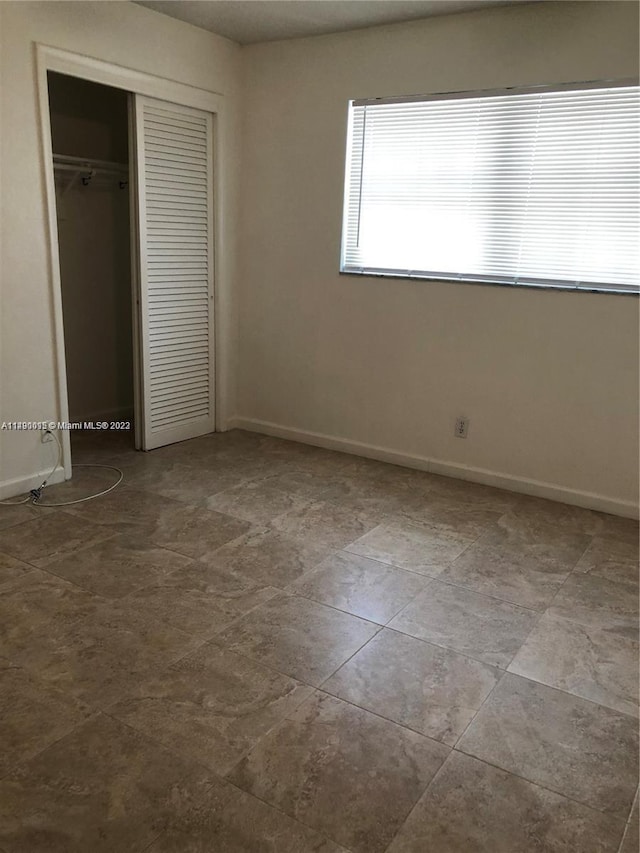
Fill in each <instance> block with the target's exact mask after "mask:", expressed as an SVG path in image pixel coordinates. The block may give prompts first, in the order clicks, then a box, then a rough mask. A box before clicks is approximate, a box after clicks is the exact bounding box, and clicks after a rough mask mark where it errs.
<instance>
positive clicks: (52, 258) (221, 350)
mask: <svg viewBox="0 0 640 853" xmlns="http://www.w3.org/2000/svg"><path fill="white" fill-rule="evenodd" d="M35 53H36V56H35V59H36V82H37V91H38V108H39V109H38V112H39V119H40V141H41V159H42V167H43V173H44V186H45V200H46V213H47V237H48V251H49V280H50V284H51V296H52V307H53V331H54V342H55V343H54V346H55V373H56V384H57V387H56V396H57V401H58V418H59V420H60V421H62V422H68V421H69V398H68V393H67V367H66V360H65V342H64V316H63V311H62V282H61V275H60V256H59V247H58V220H57V214H56V195H55V181H54V171H53V157H52V156H51V155H52V153H53V149H52V141H51V124H50V107H49V89H48V81H47V72H49V71H55V72H58V73H60V74H67V75H68V76H70V77H80V78H81V79H83V80H89V81H91V82H92V83H101V84H102V85H104V86H111V87H113V88H115V89H124V91H126V92H129V93H134V94H139V95H148V96H149V97H151V98H157V99H159V100H163V101H170V102H172V103H175V104H180V105H182V106H185V107H194V108H196V109H200V110H204V111H206V112H209V113H212V114H213V142H214V144H213V193H214V206H213V210H214V228H213V235H214V236H213V294H214V298H213V348H214V383H215V403H214V405H215V425H216V430H218V431H223V430H224V429H226V426H227V422H228V412H227V397H228V395H227V388H228V385H229V377H228V373H229V364H230V355H229V354H230V349H231V328H230V326H231V323H230V318H229V316H228V311H227V310H225V309H226V306H227V305H228V304H229V303H230V294H231V281H230V269H231V259H230V258H229V251H228V249H227V247H228V246H230V245H232V241H230V240H229V239H228V238H227V237H226V230H227V217H226V216H225V211H226V209H227V206H228V195H229V182H228V180H227V177H226V176H227V174H228V170H227V169H226V168H225V167H226V165H227V150H229V151H231V150H232V145H231V140H230V132H231V126H230V120H229V116H228V112H227V109H226V105H225V99H224V96H223V95H221V94H219V93H217V92H211V91H209V90H207V89H200V88H197V87H196V86H189V85H187V84H185V83H178V82H177V81H175V80H169V79H166V78H163V77H157V76H155V75H152V74H146V73H144V72H142V71H136V70H135V69H132V68H127V67H125V66H122V65H116V64H114V63H111V62H105V61H104V60H101V59H96V58H94V57H91V56H84V55H83V54H79V53H72V52H71V51H68V50H62V49H60V48H57V47H51V46H49V45H45V44H41V43H36V45H35ZM130 153H132V152H131V151H130ZM130 186H131V182H130ZM130 213H131V216H132V222H133V221H134V220H135V209H133V208H132V209H131V211H130ZM132 233H135V228H134V231H133V232H132ZM136 251H137V247H135V246H132V257H133V256H134V255H135V254H136ZM137 285H138V283H137V281H135V280H133V281H132V291H133V293H134V311H135V309H136V299H137V290H138V286H137ZM136 313H137V312H136ZM136 327H137V317H135V318H134V333H135V329H136ZM134 349H135V346H134ZM134 365H135V367H134V389H136V388H137V389H138V391H134V393H136V394H138V393H139V384H140V376H139V375H138V377H136V375H135V373H136V372H138V371H139V353H135V352H134ZM141 396H142V395H140V397H141ZM138 406H139V403H138ZM61 432H62V435H61V440H62V441H61V443H62V464H63V467H64V476H65V479H66V480H68V479H70V478H71V441H70V431H69V430H66V429H65V430H62V431H61Z"/></svg>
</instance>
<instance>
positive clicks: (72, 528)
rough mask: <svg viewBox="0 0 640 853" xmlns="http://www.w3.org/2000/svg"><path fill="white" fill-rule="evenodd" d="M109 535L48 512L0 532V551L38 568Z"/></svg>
mask: <svg viewBox="0 0 640 853" xmlns="http://www.w3.org/2000/svg"><path fill="white" fill-rule="evenodd" d="M112 535H113V531H112V530H105V528H104V527H100V526H98V525H96V524H91V523H90V522H88V521H84V520H82V519H79V518H74V517H73V516H70V515H67V514H66V513H64V512H48V513H46V514H45V515H42V516H41V517H38V518H36V519H34V520H33V521H27V522H25V523H24V524H19V525H17V526H15V527H9V528H7V529H5V530H2V531H0V551H2V552H3V553H5V554H8V555H9V556H11V557H17V558H18V559H19V560H24V561H25V562H27V563H33V564H34V565H38V566H41V565H45V564H46V563H47V561H51V560H53V559H57V558H58V557H62V556H63V555H65V554H69V553H71V552H73V551H77V550H78V549H79V548H82V547H85V546H87V545H92V544H96V543H98V542H102V541H104V540H105V539H108V538H109V537H110V536H112Z"/></svg>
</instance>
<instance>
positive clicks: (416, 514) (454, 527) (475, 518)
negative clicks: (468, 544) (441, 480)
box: [401, 492, 504, 539]
mask: <svg viewBox="0 0 640 853" xmlns="http://www.w3.org/2000/svg"><path fill="white" fill-rule="evenodd" d="M503 514H504V513H503V512H500V511H496V510H493V509H488V508H487V507H483V506H482V505H477V504H474V503H468V502H466V501H460V500H452V499H449V498H442V497H441V496H440V495H438V494H437V493H436V494H434V493H433V492H432V493H430V494H429V496H428V498H427V499H425V500H424V501H422V502H417V503H414V504H413V505H411V504H409V505H407V506H406V507H405V508H404V509H403V510H402V513H401V515H402V516H404V520H407V521H410V522H414V523H416V524H426V525H429V526H430V527H442V528H444V529H445V530H451V531H453V532H455V533H458V534H460V535H461V536H467V537H469V538H470V539H477V538H478V537H479V536H481V535H482V534H483V533H484V532H485V531H486V530H487V529H488V528H489V527H490V526H491V525H493V524H495V523H496V522H497V521H498V520H499V519H500V518H501V517H502V515H503Z"/></svg>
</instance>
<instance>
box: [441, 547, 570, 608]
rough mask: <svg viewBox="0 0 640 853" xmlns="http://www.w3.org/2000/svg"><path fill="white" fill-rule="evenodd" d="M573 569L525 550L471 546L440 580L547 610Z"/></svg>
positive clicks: (529, 606) (446, 569)
mask: <svg viewBox="0 0 640 853" xmlns="http://www.w3.org/2000/svg"><path fill="white" fill-rule="evenodd" d="M570 571H571V566H570V565H567V564H566V563H562V562H560V561H557V560H540V559H537V558H536V557H532V556H530V555H529V554H527V553H526V552H524V553H517V552H515V551H512V550H504V549H502V548H500V547H491V546H488V545H487V546H484V547H483V546H481V545H477V544H476V545H472V546H471V547H470V548H468V549H467V550H466V551H465V552H464V553H463V554H461V555H460V556H459V557H458V558H457V559H456V560H454V561H453V563H451V564H450V565H449V566H447V567H446V568H445V569H444V571H443V572H442V573H441V574H440V576H439V577H440V580H443V581H449V582H450V583H452V584H456V585H457V586H464V587H466V588H467V589H471V590H473V591H474V592H479V593H482V594H484V595H490V596H493V597H494V598H500V599H501V600H502V601H509V602H511V603H512V604H519V605H520V606H521V607H528V608H530V609H532V610H544V609H545V608H546V607H547V605H548V604H549V602H550V601H551V599H552V598H553V597H554V595H555V594H556V593H557V592H558V590H559V589H560V587H561V586H562V584H563V582H564V581H565V580H566V578H567V576H568V575H569V573H570Z"/></svg>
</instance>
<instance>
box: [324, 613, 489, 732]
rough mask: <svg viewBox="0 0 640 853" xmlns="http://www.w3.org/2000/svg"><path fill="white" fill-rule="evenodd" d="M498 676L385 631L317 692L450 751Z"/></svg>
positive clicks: (449, 653)
mask: <svg viewBox="0 0 640 853" xmlns="http://www.w3.org/2000/svg"><path fill="white" fill-rule="evenodd" d="M501 675H502V673H501V672H500V670H497V669H493V668H492V667H490V666H487V665H486V664H483V663H479V662H478V661H475V660H471V659H470V658H467V657H463V656H462V655H458V654H456V653H455V652H452V651H450V650H449V649H442V648H439V647H438V646H432V645H430V644H428V643H424V642H423V641H422V640H416V639H414V638H413V637H407V636H406V635H404V634H398V633H396V632H395V631H389V630H388V629H386V628H385V629H383V630H382V631H381V632H380V633H379V634H377V635H376V636H375V637H374V638H373V639H372V640H371V642H369V643H367V645H366V646H365V647H364V648H363V649H361V650H360V651H359V652H357V653H356V654H355V655H354V656H353V657H352V658H351V659H350V660H348V661H347V662H346V663H345V664H344V665H343V666H342V667H340V669H339V670H338V671H337V672H336V673H335V675H333V676H332V677H331V678H330V679H329V680H328V681H326V682H325V683H324V684H323V685H322V689H323V690H325V691H326V692H327V693H332V694H333V695H335V696H338V697H340V698H341V699H346V700H347V701H348V702H352V703H353V704H354V705H358V706H359V707H361V708H365V709H366V710H368V711H373V712H374V713H375V714H379V715H380V716H381V717H386V718H387V719H389V720H393V721H394V722H396V723H400V724H401V725H404V726H408V727H409V728H411V729H414V730H415V731H418V732H420V733H421V734H424V735H427V736H428V737H432V738H435V739H436V740H440V741H442V742H443V743H447V744H449V745H450V746H453V745H454V744H455V742H456V741H457V740H458V738H459V737H460V735H461V734H462V732H463V731H464V730H465V729H466V727H467V726H468V725H469V723H470V722H471V720H472V719H473V717H474V716H475V714H476V712H477V710H478V708H480V706H481V705H482V703H483V702H484V700H485V699H486V698H487V696H488V695H489V693H490V692H491V690H492V689H493V688H494V687H495V685H496V684H497V682H498V679H499V678H500V676H501Z"/></svg>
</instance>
